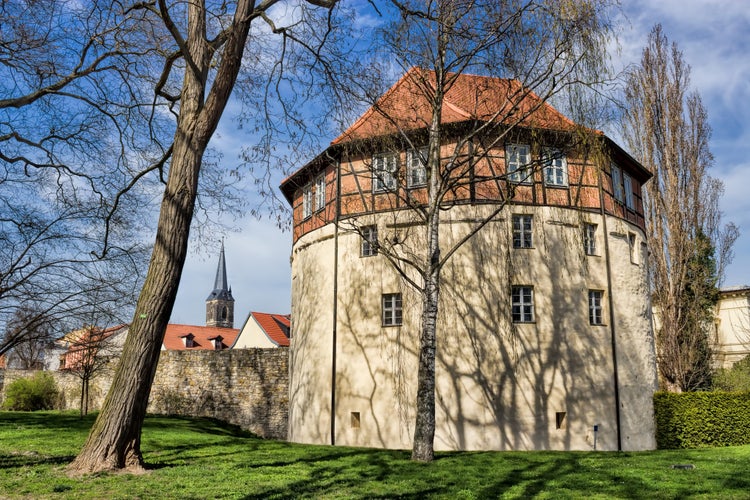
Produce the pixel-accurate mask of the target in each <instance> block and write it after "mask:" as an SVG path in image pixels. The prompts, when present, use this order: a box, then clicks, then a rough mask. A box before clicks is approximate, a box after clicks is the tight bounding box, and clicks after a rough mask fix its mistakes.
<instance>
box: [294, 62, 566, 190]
mask: <svg viewBox="0 0 750 500" xmlns="http://www.w3.org/2000/svg"><path fill="white" fill-rule="evenodd" d="M448 77H449V78H451V77H455V81H454V82H453V83H452V84H451V86H450V88H449V89H448V91H447V92H446V95H445V99H444V100H443V109H442V116H441V122H442V123H443V124H452V123H460V122H464V121H468V120H480V121H487V122H492V121H495V120H497V121H498V122H505V123H508V124H509V125H520V126H522V127H528V128H541V129H549V130H567V131H572V130H574V129H575V127H576V125H575V123H574V122H573V121H572V120H570V119H569V118H567V117H566V116H565V115H563V114H562V113H560V112H559V111H557V110H556V109H555V108H553V107H552V106H551V105H550V104H548V103H547V102H545V101H542V99H540V98H539V96H538V95H536V94H535V93H533V92H531V91H530V90H529V89H526V88H524V87H523V85H522V84H521V82H519V81H518V80H512V79H507V78H495V77H488V76H479V75H468V74H463V73H462V74H453V73H449V75H448ZM434 88H435V72H434V71H430V70H423V69H420V68H412V69H410V70H409V71H407V72H406V74H404V76H402V77H401V79H400V80H399V81H398V82H396V83H395V84H394V85H393V86H392V87H391V88H390V89H389V90H388V91H387V92H386V93H385V94H383V96H382V97H380V98H379V99H378V100H377V101H376V103H375V104H374V105H373V106H372V107H371V108H369V109H368V110H367V111H365V113H364V114H363V115H362V116H361V117H359V119H357V121H355V122H354V124H352V126H350V127H349V128H348V129H347V130H346V131H345V132H344V133H343V134H341V135H340V136H338V137H337V138H336V139H334V140H333V141H332V142H331V146H340V145H342V144H346V143H347V142H351V141H357V140H362V139H370V138H374V137H378V136H387V135H390V134H395V133H398V132H402V131H410V130H418V129H421V128H425V127H427V125H428V124H429V123H430V121H431V119H432V106H431V105H430V103H429V101H428V96H429V95H430V93H431V89H434ZM514 117H520V118H518V123H515V121H514V120H515V118H514ZM325 158H327V157H326V156H325V152H323V153H321V154H320V155H318V157H316V158H315V159H313V160H312V161H310V162H309V163H307V164H306V165H305V166H303V167H302V168H300V169H299V170H297V171H296V172H293V173H292V174H291V175H289V176H288V177H287V178H286V179H284V180H283V181H282V182H281V191H282V192H283V193H284V196H285V197H286V199H287V201H289V202H290V203H291V201H292V196H293V193H294V189H295V186H297V185H301V182H304V181H303V178H304V177H305V174H304V173H305V172H307V170H308V169H311V168H314V166H315V165H316V164H318V163H319V162H320V161H325Z"/></svg>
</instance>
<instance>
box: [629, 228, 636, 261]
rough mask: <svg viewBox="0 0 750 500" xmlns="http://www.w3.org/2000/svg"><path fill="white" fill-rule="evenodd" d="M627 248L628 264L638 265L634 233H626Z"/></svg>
mask: <svg viewBox="0 0 750 500" xmlns="http://www.w3.org/2000/svg"><path fill="white" fill-rule="evenodd" d="M628 246H629V247H630V263H631V264H638V252H637V249H636V239H635V233H628Z"/></svg>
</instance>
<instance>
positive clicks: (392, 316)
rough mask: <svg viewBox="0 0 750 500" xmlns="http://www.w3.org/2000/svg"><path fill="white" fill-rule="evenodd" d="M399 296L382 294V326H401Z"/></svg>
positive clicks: (396, 294)
mask: <svg viewBox="0 0 750 500" xmlns="http://www.w3.org/2000/svg"><path fill="white" fill-rule="evenodd" d="M401 314H402V312H401V294H400V293H386V294H383V326H398V325H400V324H401V321H402V317H401Z"/></svg>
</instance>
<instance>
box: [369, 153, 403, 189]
mask: <svg viewBox="0 0 750 500" xmlns="http://www.w3.org/2000/svg"><path fill="white" fill-rule="evenodd" d="M397 170H398V156H397V155H395V154H379V155H375V156H373V157H372V175H373V179H372V189H373V191H376V192H377V191H393V190H394V189H396V171H397Z"/></svg>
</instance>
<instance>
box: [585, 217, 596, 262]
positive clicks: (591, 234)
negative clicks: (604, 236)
mask: <svg viewBox="0 0 750 500" xmlns="http://www.w3.org/2000/svg"><path fill="white" fill-rule="evenodd" d="M583 249H584V250H585V251H586V255H596V224H584V225H583Z"/></svg>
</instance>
